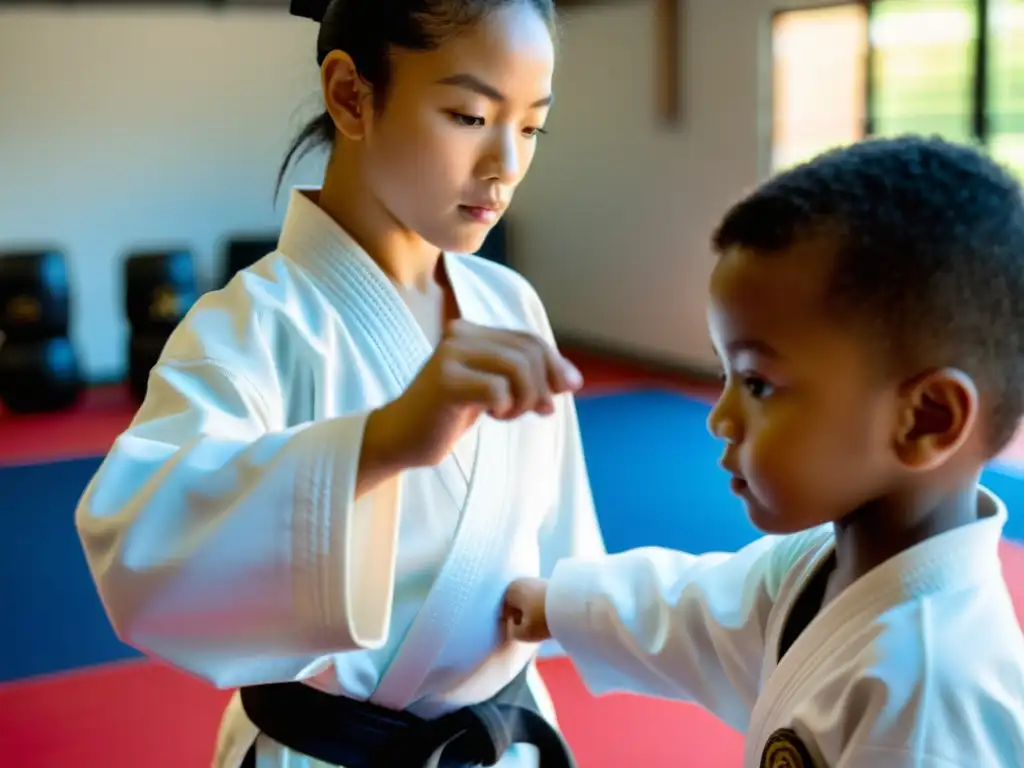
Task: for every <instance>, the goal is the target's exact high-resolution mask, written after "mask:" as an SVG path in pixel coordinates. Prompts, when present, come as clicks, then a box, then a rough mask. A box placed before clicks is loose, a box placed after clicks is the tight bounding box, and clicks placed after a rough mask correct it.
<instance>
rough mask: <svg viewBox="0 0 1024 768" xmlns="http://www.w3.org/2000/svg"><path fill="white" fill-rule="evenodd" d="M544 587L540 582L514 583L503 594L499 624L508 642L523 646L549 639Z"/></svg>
mask: <svg viewBox="0 0 1024 768" xmlns="http://www.w3.org/2000/svg"><path fill="white" fill-rule="evenodd" d="M547 594H548V583H547V581H545V580H544V579H516V580H515V581H513V582H512V583H511V584H510V585H509V587H508V589H507V590H506V591H505V602H504V605H503V606H502V609H501V618H502V623H503V624H504V625H505V627H506V628H507V632H508V635H509V637H510V638H512V639H513V640H519V641H520V642H523V643H541V642H544V641H545V640H548V639H550V638H551V631H550V630H549V629H548V620H547V614H546V611H545V603H546V601H547Z"/></svg>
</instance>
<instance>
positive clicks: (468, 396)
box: [380, 320, 583, 467]
mask: <svg viewBox="0 0 1024 768" xmlns="http://www.w3.org/2000/svg"><path fill="white" fill-rule="evenodd" d="M582 384H583V377H582V376H581V375H580V372H579V371H578V370H577V369H576V367H575V366H574V365H573V364H572V363H570V362H569V361H568V360H566V359H565V358H564V357H562V355H561V354H560V353H559V352H558V350H557V349H555V348H554V347H553V346H552V345H550V344H548V343H547V342H546V341H544V340H543V339H541V338H539V337H538V336H535V335H533V334H529V333H523V332H519V331H508V330H502V329H496V328H486V327H483V326H479V325H474V324H473V323H469V322H466V321H464V320H457V321H455V322H453V323H452V324H451V325H450V326H449V327H448V329H447V332H446V333H445V336H444V338H443V339H442V340H441V343H440V344H439V345H438V347H437V349H436V350H435V352H434V354H433V355H432V356H431V358H430V360H428V361H427V363H426V365H424V366H423V369H422V370H421V371H420V372H419V374H418V375H417V376H416V378H415V380H413V382H412V383H411V384H410V385H409V388H408V389H407V390H406V391H405V392H404V393H403V394H402V396H401V397H399V398H398V399H397V400H395V401H394V402H392V403H390V404H389V405H387V406H385V407H384V408H382V409H381V411H380V414H381V418H382V419H383V420H385V421H386V425H387V429H388V430H389V432H390V434H391V440H392V441H393V443H394V446H395V450H396V451H400V452H401V458H402V460H403V463H405V464H406V465H407V466H411V467H415V466H432V465H436V464H438V463H440V462H441V461H442V460H443V459H444V458H445V457H446V456H448V454H449V453H450V452H451V450H452V448H453V447H454V446H455V443H456V442H457V441H458V439H459V438H460V437H462V435H463V434H465V432H466V430H468V429H469V428H470V427H471V426H472V425H473V424H474V423H475V422H476V420H477V419H478V418H479V417H480V416H481V415H482V414H485V413H486V414H488V415H490V416H491V417H493V418H495V419H501V420H511V419H516V418H518V417H520V416H522V415H523V414H525V413H538V414H544V415H546V414H551V413H553V412H554V409H555V405H554V398H555V397H556V396H557V395H561V394H564V393H567V392H575V391H576V390H578V389H579V388H580V386H582Z"/></svg>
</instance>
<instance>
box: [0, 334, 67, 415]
mask: <svg viewBox="0 0 1024 768" xmlns="http://www.w3.org/2000/svg"><path fill="white" fill-rule="evenodd" d="M81 393H82V378H81V373H80V371H79V367H78V358H77V356H76V354H75V350H74V347H72V345H71V341H70V339H68V338H67V337H66V336H55V337H53V338H51V339H41V340H34V341H10V340H7V341H4V343H3V344H0V400H3V403H4V406H5V407H6V408H7V409H8V410H9V411H11V412H12V413H51V412H53V411H60V410H63V409H65V408H68V407H70V406H72V405H74V404H75V402H76V401H77V400H78V397H79V395H81Z"/></svg>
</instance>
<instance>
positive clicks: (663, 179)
mask: <svg viewBox="0 0 1024 768" xmlns="http://www.w3.org/2000/svg"><path fill="white" fill-rule="evenodd" d="M783 3H786V0H778V2H775V1H774V0H689V1H688V2H687V3H686V6H687V12H686V15H685V19H684V21H685V40H684V44H683V52H684V53H683V56H684V64H683V66H684V70H685V71H684V78H683V81H684V92H683V103H684V118H683V122H682V125H681V127H680V129H678V130H677V131H669V130H666V129H664V128H662V127H660V126H659V124H658V122H657V119H656V115H655V106H654V105H655V99H654V76H653V71H654V53H653V51H652V42H653V40H654V24H655V16H654V11H653V5H652V4H651V2H650V0H640V1H637V0H633V1H631V2H623V3H622V4H619V5H615V4H610V5H598V6H596V7H594V8H585V9H581V10H574V11H572V12H571V13H568V14H566V18H565V23H564V28H563V29H564V40H563V42H562V53H561V62H560V70H559V74H558V76H557V96H558V104H557V107H556V109H555V112H554V115H553V119H552V120H551V123H550V128H551V133H550V135H549V136H546V137H545V143H544V146H543V149H542V152H541V154H540V155H539V156H538V161H537V162H536V164H535V165H534V170H533V171H532V173H531V176H530V177H529V178H528V180H527V182H526V184H525V186H524V188H523V189H522V191H521V193H520V195H519V196H518V198H517V200H516V203H515V205H514V206H513V210H512V212H511V214H510V215H512V216H514V222H513V227H514V231H515V238H516V239H515V253H514V258H515V259H516V262H517V265H518V266H519V267H520V268H521V269H522V271H523V272H524V273H525V274H526V275H527V276H528V277H529V278H530V279H531V280H532V281H533V282H534V284H535V285H536V286H537V288H538V290H539V291H540V293H541V295H542V296H543V297H544V298H545V299H546V301H547V302H548V306H549V311H550V313H551V315H552V319H553V322H554V324H555V326H556V328H558V329H559V330H560V331H563V332H567V333H571V334H572V335H574V336H583V337H588V338H590V339H594V340H598V341H602V342H605V343H609V344H613V345H616V346H621V347H627V348H630V349H633V350H634V351H637V352H640V353H642V354H647V355H653V356H657V357H661V358H665V359H667V360H669V361H673V362H677V363H683V364H689V365H695V366H697V367H701V366H705V365H708V364H710V362H711V357H710V351H709V347H708V344H707V341H706V334H705V326H704V300H705V283H706V280H707V276H708V273H709V270H710V267H711V263H712V261H711V254H710V251H709V249H708V246H707V240H708V235H709V233H710V230H711V227H712V226H713V224H714V222H715V220H716V219H717V217H718V216H719V215H720V214H721V213H722V212H723V210H724V208H725V207H726V206H727V205H728V204H729V203H730V202H731V201H732V200H733V199H734V198H735V197H736V196H737V195H738V194H740V193H741V192H742V191H743V190H745V189H746V188H748V187H750V186H751V185H753V184H754V183H756V181H757V180H758V178H759V176H760V175H761V174H762V173H763V171H764V169H765V166H766V165H767V159H768V156H769V152H768V150H769V135H768V134H769V128H770V109H769V103H770V93H769V90H770V89H769V85H770V68H769V66H768V65H769V57H770V50H769V36H768V31H769V20H770V10H771V9H772V8H773V7H776V6H778V5H780V4H783ZM786 4H789V5H791V4H792V0H790V1H789V2H788V3H786ZM315 32H316V29H315V25H313V24H311V23H308V22H304V21H301V20H297V19H291V18H289V17H288V16H287V15H286V14H285V13H284V11H283V10H270V9H267V10H263V11H260V10H231V11H226V12H222V13H217V12H210V11H206V10H166V11H158V12H142V11H138V10H111V11H99V10H93V9H83V10H78V11H75V10H69V9H64V8H62V9H56V10H53V11H44V12H39V11H25V10H7V11H0V247H6V246H10V245H12V244H18V243H23V244H26V245H30V244H33V243H37V242H44V243H45V242H55V243H57V244H58V245H61V246H63V247H65V248H66V249H67V251H68V253H69V256H70V258H71V262H72V265H73V268H74V270H75V276H74V279H75V297H76V298H77V299H78V302H77V306H76V308H75V312H76V324H75V329H74V338H75V341H76V343H77V344H78V345H79V347H80V349H81V350H82V353H83V357H84V359H85V363H86V369H87V373H88V374H89V375H90V376H92V377H94V378H104V377H111V376H117V375H119V374H120V373H121V371H122V370H123V366H124V352H123V349H124V343H125V336H126V328H125V325H124V321H123V311H122V309H121V307H122V299H121V290H122V288H121V278H120V262H121V258H122V257H123V255H124V253H125V252H126V251H128V250H130V249H133V248H145V247H148V246H160V245H163V244H184V245H187V246H189V247H192V248H193V249H195V251H196V253H197V254H198V256H199V260H200V267H201V269H202V271H203V273H204V274H205V275H206V276H208V277H212V275H213V274H214V272H215V270H216V265H217V259H218V258H219V250H218V247H219V241H220V239H221V238H222V237H223V236H225V235H228V234H231V233H233V232H236V231H247V230H251V231H255V232H260V231H263V230H267V229H272V228H273V227H275V226H277V225H278V223H279V221H280V217H281V214H282V210H281V208H282V206H283V200H282V203H281V204H280V205H278V206H277V207H276V208H275V206H274V204H273V201H272V199H271V195H272V191H273V181H274V174H275V171H276V168H277V164H278V162H279V161H280V158H281V155H282V153H283V151H284V149H285V148H286V145H287V141H288V139H289V138H290V137H291V135H292V133H293V132H294V130H295V129H296V128H297V127H298V125H299V120H300V118H301V117H305V116H307V115H308V114H309V113H310V111H311V110H312V109H315V108H316V106H317V103H318V94H317V73H316V70H315V62H314V60H313V45H314V39H315ZM300 107H302V109H299V108H300ZM318 170H319V169H318V163H317V162H316V159H315V158H314V159H313V160H311V161H310V162H307V163H304V164H303V166H302V167H301V168H300V171H299V173H298V174H296V175H295V176H293V177H292V181H295V182H299V183H302V182H314V181H316V180H317V172H318Z"/></svg>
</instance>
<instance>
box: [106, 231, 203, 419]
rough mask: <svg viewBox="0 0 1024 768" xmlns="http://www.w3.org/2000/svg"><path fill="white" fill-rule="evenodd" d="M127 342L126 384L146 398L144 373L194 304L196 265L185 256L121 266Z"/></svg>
mask: <svg viewBox="0 0 1024 768" xmlns="http://www.w3.org/2000/svg"><path fill="white" fill-rule="evenodd" d="M124 287H125V313H126V315H127V316H128V324H129V326H130V328H131V330H130V332H129V340H128V384H129V386H130V387H131V391H132V393H133V394H134V396H135V397H136V399H138V400H141V399H143V398H144V397H145V396H146V387H147V384H148V382H149V372H150V371H151V370H152V368H153V366H154V365H156V362H157V360H158V359H159V357H160V353H161V352H162V351H163V348H164V345H165V344H166V343H167V339H168V338H169V337H170V335H171V332H172V331H173V330H174V329H175V328H176V327H177V326H178V323H180V322H181V320H182V318H184V317H185V314H186V313H187V312H188V311H189V309H191V307H192V305H193V304H195V302H196V300H197V299H198V298H199V288H198V283H197V280H196V273H195V262H194V260H193V257H192V254H191V253H190V252H188V251H185V250H178V251H166V252H158V253H135V254H132V255H130V256H128V258H127V259H125V263H124Z"/></svg>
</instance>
